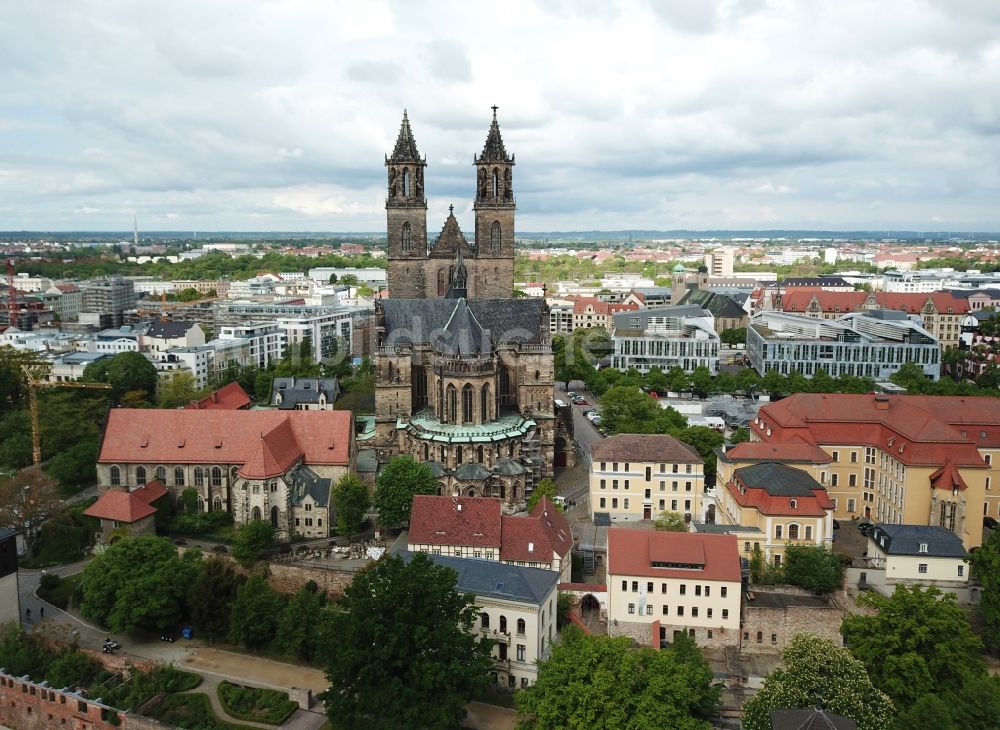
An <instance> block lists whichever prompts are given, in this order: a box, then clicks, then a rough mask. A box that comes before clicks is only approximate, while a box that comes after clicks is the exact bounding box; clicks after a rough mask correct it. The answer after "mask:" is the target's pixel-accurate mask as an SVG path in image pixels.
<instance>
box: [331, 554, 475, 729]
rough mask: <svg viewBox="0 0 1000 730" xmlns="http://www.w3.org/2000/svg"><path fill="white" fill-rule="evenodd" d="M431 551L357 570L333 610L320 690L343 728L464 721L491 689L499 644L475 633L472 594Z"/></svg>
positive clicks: (449, 724) (440, 725)
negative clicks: (473, 702)
mask: <svg viewBox="0 0 1000 730" xmlns="http://www.w3.org/2000/svg"><path fill="white" fill-rule="evenodd" d="M456 578H457V576H456V574H455V571H453V570H451V569H450V568H446V567H443V566H439V565H436V564H435V563H434V562H433V561H432V560H431V558H430V557H428V556H427V555H426V554H424V553H415V554H414V555H413V557H412V558H411V560H410V562H409V563H406V562H405V561H404V560H403V559H402V558H401V557H399V556H391V557H388V558H384V559H382V560H380V561H379V562H378V563H376V564H375V565H374V566H373V567H371V568H369V569H367V570H364V571H362V572H361V573H358V574H357V575H356V576H355V578H354V581H353V582H352V583H351V585H350V586H348V587H347V588H346V589H345V590H344V597H343V598H342V599H341V601H340V609H341V610H339V611H336V612H334V613H332V615H331V616H330V621H329V634H330V636H332V637H336V640H334V641H330V642H328V643H327V646H326V648H325V651H324V657H323V658H324V660H325V665H326V667H327V669H326V676H327V679H329V680H330V685H331V686H330V689H329V690H327V691H326V692H324V693H323V694H322V695H320V699H322V700H323V701H324V702H326V711H327V715H328V716H329V717H330V719H331V720H332V721H333V722H335V723H336V725H337V727H340V728H348V729H350V728H368V727H373V726H378V727H420V728H426V729H427V730H436V729H437V728H441V729H442V730H443V729H444V728H453V727H457V726H458V725H459V723H460V722H461V720H462V718H463V717H464V716H465V704H466V703H467V702H468V700H469V699H470V698H471V697H472V695H473V694H475V693H476V692H478V691H481V690H483V689H485V688H486V686H487V685H488V682H489V675H490V672H491V671H492V670H493V659H492V657H491V652H492V648H493V647H492V642H490V641H489V640H487V639H481V638H480V637H479V636H478V635H477V634H476V632H475V631H474V626H475V623H476V620H477V619H478V617H479V609H478V608H477V607H476V605H475V602H474V600H475V597H474V596H473V595H472V594H469V593H458V592H456V591H455V581H456Z"/></svg>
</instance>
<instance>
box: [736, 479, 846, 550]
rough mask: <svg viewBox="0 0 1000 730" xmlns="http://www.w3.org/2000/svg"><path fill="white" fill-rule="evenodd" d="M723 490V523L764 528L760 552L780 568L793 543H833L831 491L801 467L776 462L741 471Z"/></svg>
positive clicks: (745, 548)
mask: <svg viewBox="0 0 1000 730" xmlns="http://www.w3.org/2000/svg"><path fill="white" fill-rule="evenodd" d="M720 491H721V493H722V498H721V500H720V505H719V506H720V510H719V511H718V512H717V514H716V518H717V519H718V521H719V522H720V523H722V524H731V525H740V526H741V527H756V528H758V529H760V531H761V532H762V533H763V535H764V544H763V545H761V546H760V547H761V551H762V553H763V555H764V558H765V559H766V560H768V561H769V562H773V563H774V564H775V565H780V564H781V561H782V559H783V557H784V554H785V548H786V547H787V546H788V545H790V544H793V543H805V544H811V545H826V546H830V545H831V544H832V542H833V508H834V507H833V502H832V501H830V497H829V495H828V494H827V492H826V488H825V487H824V486H823V485H822V484H820V483H819V482H818V481H816V480H815V479H813V478H812V477H811V476H810V475H809V474H808V473H806V471H804V470H802V469H796V468H794V467H791V466H786V465H785V464H777V463H773V462H761V463H758V464H752V465H750V466H744V467H740V468H738V469H735V470H734V471H733V474H732V477H731V478H730V479H729V480H728V481H727V482H726V483H725V484H723V485H722V487H721V488H720ZM744 542H746V540H744ZM747 552H750V549H749V547H748V546H747V545H744V553H747Z"/></svg>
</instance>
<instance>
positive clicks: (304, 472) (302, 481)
mask: <svg viewBox="0 0 1000 730" xmlns="http://www.w3.org/2000/svg"><path fill="white" fill-rule="evenodd" d="M287 479H288V482H289V484H290V485H291V493H292V504H294V505H298V504H302V500H303V499H305V496H306V495H307V494H309V495H311V496H312V498H313V501H314V502H315V503H316V504H317V505H319V506H320V507H326V506H327V504H328V503H329V502H330V484H331V483H332V482H333V480H332V479H329V478H327V477H321V476H319V475H318V474H317V473H316V472H314V471H313V470H312V469H310V468H309V467H308V466H306V465H304V464H300V465H299V466H297V467H295V468H294V469H292V470H291V471H290V472H288V477H287Z"/></svg>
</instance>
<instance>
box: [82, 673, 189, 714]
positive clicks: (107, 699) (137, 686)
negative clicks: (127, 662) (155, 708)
mask: <svg viewBox="0 0 1000 730" xmlns="http://www.w3.org/2000/svg"><path fill="white" fill-rule="evenodd" d="M199 684H201V675H199V674H192V673H191V672H183V671H181V670H180V669H175V668H174V667H169V666H168V667H157V668H155V669H153V670H151V671H149V672H138V671H134V672H133V673H132V678H131V679H130V680H129V681H128V682H124V683H122V684H120V685H118V686H117V687H113V688H111V689H109V690H106V691H104V692H103V695H102V699H103V700H104V704H106V705H109V706H111V707H117V708H118V709H120V710H134V709H135V708H137V707H141V706H142V705H144V704H145V703H147V702H149V700H151V699H152V698H153V697H155V696H156V695H158V694H160V693H161V692H162V693H164V694H168V695H171V694H176V693H178V692H187V691H188V690H192V689H194V688H195V687H197V686H198V685H199ZM185 727H195V726H193V725H187V726H185Z"/></svg>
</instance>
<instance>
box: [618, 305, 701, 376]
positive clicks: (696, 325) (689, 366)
mask: <svg viewBox="0 0 1000 730" xmlns="http://www.w3.org/2000/svg"><path fill="white" fill-rule="evenodd" d="M613 339H614V345H615V351H614V355H613V359H612V363H613V367H615V368H616V369H618V370H622V371H625V370H630V369H632V368H635V369H636V370H638V371H640V372H643V373H646V372H649V370H650V369H651V368H653V367H658V368H660V369H661V370H663V371H664V372H666V371H667V370H670V368H672V367H679V368H682V369H683V370H684V371H685V372H691V371H693V370H694V369H695V368H698V367H706V368H708V370H709V372H711V373H713V374H715V373H717V372H718V370H719V335H718V334H716V332H715V321H714V318H713V317H712V315H711V313H709V312H708V311H707V310H705V309H702V308H701V307H698V306H677V307H658V308H656V309H640V310H638V311H635V312H625V313H622V314H616V315H615V317H614V334H613Z"/></svg>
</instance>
